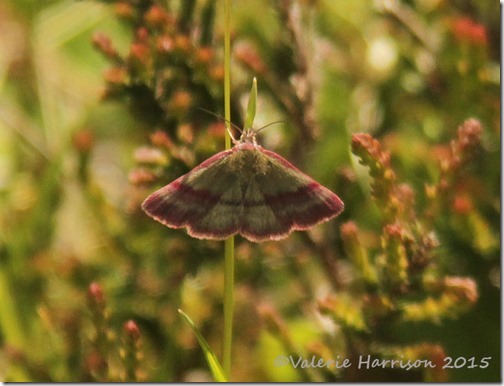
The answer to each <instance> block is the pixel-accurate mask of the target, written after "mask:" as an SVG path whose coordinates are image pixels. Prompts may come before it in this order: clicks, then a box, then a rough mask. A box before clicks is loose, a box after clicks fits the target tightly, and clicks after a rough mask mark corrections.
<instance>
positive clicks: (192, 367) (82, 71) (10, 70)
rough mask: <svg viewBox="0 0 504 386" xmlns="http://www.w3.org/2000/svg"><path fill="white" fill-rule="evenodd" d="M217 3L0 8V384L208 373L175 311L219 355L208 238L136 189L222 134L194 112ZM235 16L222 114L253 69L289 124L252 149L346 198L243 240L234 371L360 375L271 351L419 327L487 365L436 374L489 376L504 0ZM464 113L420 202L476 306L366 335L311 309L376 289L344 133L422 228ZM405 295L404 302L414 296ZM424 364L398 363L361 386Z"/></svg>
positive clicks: (397, 341)
mask: <svg viewBox="0 0 504 386" xmlns="http://www.w3.org/2000/svg"><path fill="white" fill-rule="evenodd" d="M222 11H223V9H222V3H221V1H192V0H188V1H168V0H166V1H150V0H149V1H143V2H142V1H135V0H130V1H126V0H124V1H112V0H108V1H102V2H99V1H71V0H46V1H37V0H3V1H2V2H0V229H1V230H0V304H1V306H0V379H1V380H6V381H7V380H10V381H20V380H30V381H39V382H44V381H46V382H49V381H92V380H123V379H125V377H126V378H127V375H125V374H127V372H128V369H131V368H133V372H134V373H135V379H138V380H142V381H158V382H162V381H188V380H210V379H211V378H210V375H209V372H208V370H207V367H206V363H205V360H204V357H203V355H202V353H201V351H200V349H199V347H198V345H197V341H196V339H195V337H194V336H193V334H192V332H191V331H190V330H189V329H188V328H187V326H185V325H184V323H183V321H182V320H181V319H180V318H179V316H178V314H177V312H176V310H177V309H178V308H182V309H183V310H184V311H185V312H186V313H187V314H189V315H190V316H191V317H192V318H193V320H194V321H195V323H196V324H197V325H198V326H199V327H200V328H201V331H202V333H203V335H204V336H205V337H206V338H207V339H208V341H209V343H210V345H211V346H212V347H213V348H214V350H215V351H216V352H217V353H220V345H221V336H222V283H223V245H222V244H223V243H221V242H215V241H202V240H195V239H191V238H190V237H188V236H187V235H186V234H185V231H183V230H171V229H166V228H164V227H162V226H160V225H159V224H157V223H155V222H153V221H151V220H150V219H149V218H148V217H147V216H145V214H143V213H142V212H141V211H140V210H139V204H140V203H141V201H142V200H143V199H144V198H145V197H146V196H147V195H148V194H149V193H150V192H152V191H153V190H154V189H155V188H156V187H160V186H162V185H163V184H166V183H168V182H170V181H172V180H173V179H175V178H176V177H178V176H180V175H182V174H183V173H185V172H187V171H188V170H190V169H191V168H192V167H194V166H196V165H197V164H198V162H201V161H203V160H204V159H205V158H207V157H209V156H210V155H212V154H214V153H215V152H217V151H220V150H222V149H223V127H222V125H219V124H218V122H216V121H217V120H216V119H215V118H214V117H212V116H210V115H208V114H206V113H204V112H201V111H199V110H197V108H200V107H202V108H206V109H208V110H211V111H214V112H215V113H222V112H223V111H222V106H223V100H222V98H223V92H222V32H223V31H222V28H223V27H222V26H223V21H222V20H223V17H222ZM232 28H233V36H232V44H233V57H232V84H233V85H232V94H233V100H232V104H233V115H232V119H233V121H235V122H236V123H237V124H240V123H241V122H242V118H241V116H240V114H241V113H242V112H243V111H244V106H246V102H247V93H248V90H249V89H250V84H251V80H252V77H253V76H256V77H257V79H258V84H259V102H258V115H257V119H256V125H257V126H258V127H260V126H263V125H265V124H267V123H269V122H272V121H275V120H282V121H283V123H281V124H278V125H274V126H272V127H270V128H268V129H266V130H264V131H262V132H261V134H260V136H259V141H260V143H261V144H262V145H263V146H264V147H265V148H268V149H270V150H273V151H275V152H277V153H279V154H281V155H282V156H284V157H285V158H287V159H289V160H291V161H292V162H293V163H295V164H296V165H297V166H298V167H299V168H300V169H302V170H303V171H305V172H307V173H308V174H310V175H311V176H312V177H313V178H315V179H316V180H317V181H319V182H321V183H322V184H324V185H326V186H328V187H329V188H330V189H332V190H333V191H334V192H336V193H337V194H338V195H339V196H340V197H341V198H342V200H343V201H344V202H345V212H344V213H343V214H342V215H341V216H340V217H339V218H338V219H336V220H335V221H331V222H330V223H327V224H326V225H322V226H317V227H316V228H315V229H314V230H313V231H310V232H309V233H307V234H301V233H296V234H293V235H292V236H290V237H289V238H288V239H286V240H284V241H281V242H268V243H263V244H260V245H256V244H251V243H249V242H247V241H245V240H243V239H241V238H239V237H237V248H236V259H237V261H236V315H235V341H234V349H233V350H234V357H233V379H235V380H237V381H300V380H309V381H313V380H325V381H335V380H343V381H349V380H354V379H355V378H352V377H351V376H352V375H351V374H348V373H344V372H337V371H336V372H328V373H325V372H323V371H318V370H317V371H313V372H310V371H308V372H307V373H305V372H299V371H296V370H294V369H292V368H290V367H288V366H287V367H281V368H279V367H275V366H274V358H275V357H276V356H277V355H285V353H286V352H289V351H290V352H292V351H296V352H302V353H304V354H305V355H306V356H307V357H308V356H309V353H317V355H318V356H323V357H326V358H335V357H336V355H340V356H341V357H348V356H350V355H351V350H350V347H353V348H354V349H355V347H361V346H359V344H360V343H359V344H356V343H355V342H361V343H362V345H363V346H362V347H366V349H363V351H362V352H366V350H367V349H368V348H370V349H373V350H374V349H376V347H378V349H376V352H380V353H382V354H383V353H384V352H386V350H385V349H383V347H402V346H404V347H406V346H408V345H419V344H423V343H426V344H427V343H429V344H436V345H437V344H439V345H440V346H442V347H443V348H444V351H445V354H446V355H448V356H451V357H453V358H457V357H465V358H466V359H469V358H471V357H474V358H476V360H477V361H479V360H480V359H481V358H483V357H491V360H490V366H489V367H488V368H486V369H480V368H472V369H470V368H467V367H465V368H460V369H451V370H449V371H448V375H447V378H446V380H450V381H481V382H485V381H493V382H496V381H499V380H500V374H501V372H500V339H501V332H500V8H499V3H498V2H497V1H483V2H475V1H474V2H472V1H462V0H460V1H457V0H454V1H443V0H409V1H406V0H405V1H399V0H375V1H371V0H352V1H332V0H325V1H323V0H318V1H317V0H312V1H308V0H305V1H266V0H264V1H263V0H261V1H234V2H233V10H232ZM471 117H472V118H476V119H478V120H479V121H480V122H481V126H482V127H483V134H482V137H481V144H480V146H479V150H478V152H477V154H476V155H475V156H474V157H473V158H472V159H471V162H470V164H469V165H468V166H467V171H466V173H465V174H463V175H462V177H460V179H457V180H455V181H452V185H451V187H450V189H451V190H450V192H451V194H452V195H451V196H450V197H451V198H450V200H449V201H447V202H448V204H447V205H446V206H444V207H440V208H439V213H436V214H435V215H434V219H435V220H434V225H433V228H432V231H433V232H435V234H436V238H437V240H438V242H439V246H438V247H436V252H435V254H434V255H433V256H434V258H433V259H434V260H433V261H434V263H433V266H434V267H435V269H434V268H432V269H433V271H432V272H434V271H435V273H436V274H439V275H447V276H451V277H462V278H470V279H472V280H473V281H474V282H475V283H476V288H477V292H478V299H477V300H476V301H475V302H474V304H472V305H471V307H468V308H467V310H464V311H466V312H457V313H456V314H455V315H453V317H449V316H447V315H444V314H443V313H442V312H440V318H439V320H436V318H435V317H433V318H431V319H428V318H426V319H425V320H421V321H419V322H415V321H410V322H408V321H404V320H403V321H400V320H399V321H397V320H396V319H383V320H380V321H379V322H376V325H372V326H371V327H370V331H371V332H369V331H368V332H366V333H363V332H362V331H357V330H352V328H351V326H352V323H351V322H348V320H346V321H344V320H343V321H342V320H338V318H333V319H331V318H328V317H327V316H323V315H322V314H321V313H320V312H319V303H320V301H321V299H325V298H326V297H327V296H328V295H330V294H338V296H339V297H338V299H340V301H341V299H345V296H351V298H350V299H361V300H362V301H363V302H365V301H366V299H368V297H369V296H373V295H374V292H373V291H374V289H370V288H368V287H366V286H365V285H363V284H362V282H359V279H358V277H357V275H356V273H355V264H354V262H353V260H352V258H351V256H349V254H348V250H347V249H345V246H344V245H343V242H342V240H341V235H340V233H341V231H340V228H339V227H340V225H341V224H343V223H344V222H348V221H353V222H355V223H357V224H358V225H359V236H360V240H361V242H362V245H363V246H364V247H365V248H366V250H367V251H368V253H369V255H370V256H371V258H374V256H379V255H380V253H381V252H380V251H381V243H382V242H383V235H381V232H382V226H383V219H384V216H383V213H382V212H381V209H382V208H380V206H379V205H376V203H375V202H374V201H373V197H372V195H371V193H370V187H369V186H370V183H371V179H370V178H369V176H368V170H367V168H364V167H362V166H361V165H359V162H358V159H357V157H356V156H355V155H353V154H352V153H351V148H350V143H351V136H352V134H354V133H357V132H363V133H368V134H370V135H372V136H373V137H374V138H376V139H378V140H379V141H380V143H381V144H382V148H383V149H386V150H387V151H390V153H391V165H392V168H393V169H394V171H395V174H396V175H397V179H398V181H400V182H405V183H408V184H409V186H410V187H411V188H412V190H413V191H414V192H415V199H416V203H415V210H416V213H417V216H418V219H419V220H421V219H422V218H423V217H422V216H424V215H425V212H426V208H427V207H428V202H429V197H428V194H427V193H426V187H427V186H430V185H434V184H436V183H437V182H438V180H439V178H440V175H442V173H441V172H440V170H441V169H440V164H442V163H443V159H446V157H447V154H448V153H449V152H450V149H451V148H450V141H452V140H453V139H455V138H457V127H458V126H459V125H461V124H462V123H463V122H464V121H465V120H466V119H468V118H471ZM377 260H379V258H377ZM429 267H431V266H429ZM426 269H427V271H428V272H427V271H426V272H427V273H429V272H431V271H429V269H431V268H426ZM331 270H332V271H331ZM91 283H98V285H99V288H100V290H99V291H98V292H99V293H98V295H97V293H96V292H93V291H91V290H90V285H91ZM93 288H94V287H93ZM95 289H96V288H95ZM100 291H103V294H104V295H103V296H104V298H102V297H101V292H100ZM401 296H402V295H400V296H399V297H398V298H396V301H397V303H396V304H398V305H399V306H400V305H401V304H402V303H401V302H409V301H415V300H416V299H417V298H421V297H422V292H421V291H419V292H418V293H415V294H413V295H411V294H409V295H406V296H405V297H401ZM349 304H350V305H354V307H355V308H357V307H359V305H360V303H359V302H355V300H354V301H350V303H349ZM349 308H350V309H351V308H352V307H349ZM363 310H364V311H363V312H364V313H365V312H366V308H365V307H363ZM350 314H351V311H349V315H350ZM391 318H392V316H391ZM128 320H134V321H135V323H136V325H137V326H138V327H139V331H140V338H139V339H136V338H135V336H134V334H133V335H131V330H128V329H127V328H126V327H124V324H125V323H126V322H127V321H128ZM345 323H346V324H345ZM100 331H101V333H103V334H102V335H100ZM128 334H130V335H128ZM349 335H351V337H350V338H349ZM131 336H133V338H131ZM100 339H101V340H100ZM128 339H130V340H131V339H133V341H134V343H131V341H130V340H128ZM347 339H349V340H351V341H352V342H353V343H352V344H354V345H353V346H352V345H351V344H350V343H349V341H347ZM289 345H292V346H294V347H290V346H289ZM390 350H391V352H392V354H391V355H392V356H393V355H397V353H398V352H400V351H397V350H395V349H390ZM96 353H98V354H99V355H98V357H99V359H96V358H97V357H96V356H95V355H94V354H96ZM125 353H132V355H133V356H134V357H135V358H136V359H135V360H134V361H133V362H134V363H133V364H132V363H129V362H128V361H127V360H125V359H124V358H125ZM310 355H311V354H310ZM383 355H385V354H383ZM126 357H127V355H126ZM104 363H105V365H104ZM103 366H105V367H106V371H104V370H103V368H104V367H103ZM104 374H105V375H104ZM353 376H355V374H354V375H353ZM428 379H429V378H426V375H425V374H423V373H422V374H417V373H415V374H412V373H411V372H410V373H406V374H404V372H403V373H401V372H393V371H392V372H390V373H386V374H379V375H373V374H371V375H369V376H368V378H361V379H359V378H358V377H357V379H355V380H368V381H369V380H371V381H372V380H382V381H383V380H387V381H389V380H390V381H393V380H405V381H412V380H416V381H418V380H428ZM440 379H443V378H440Z"/></svg>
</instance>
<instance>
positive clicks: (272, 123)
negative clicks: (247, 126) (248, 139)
mask: <svg viewBox="0 0 504 386" xmlns="http://www.w3.org/2000/svg"><path fill="white" fill-rule="evenodd" d="M275 123H285V121H275V122H271V123H268V124H267V125H266V126H263V127H261V128H259V129H257V130H254V132H256V133H259V132H260V131H261V130H262V129H265V128H267V127H268V126H271V125H274V124H275Z"/></svg>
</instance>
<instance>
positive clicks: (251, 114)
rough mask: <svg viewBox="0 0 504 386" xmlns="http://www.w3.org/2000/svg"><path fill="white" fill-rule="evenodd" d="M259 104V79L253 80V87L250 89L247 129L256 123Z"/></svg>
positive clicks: (246, 120) (246, 119)
mask: <svg viewBox="0 0 504 386" xmlns="http://www.w3.org/2000/svg"><path fill="white" fill-rule="evenodd" d="M256 105H257V79H256V78H254V79H253V80H252V89H251V90H250V97H249V101H248V107H247V117H246V118H245V129H249V128H251V127H252V125H253V124H254V118H255V115H256Z"/></svg>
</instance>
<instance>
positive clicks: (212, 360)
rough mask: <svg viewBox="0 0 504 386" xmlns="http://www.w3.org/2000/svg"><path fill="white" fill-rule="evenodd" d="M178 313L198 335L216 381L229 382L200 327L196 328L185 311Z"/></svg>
mask: <svg viewBox="0 0 504 386" xmlns="http://www.w3.org/2000/svg"><path fill="white" fill-rule="evenodd" d="M178 312H179V314H180V315H182V317H183V318H184V320H185V321H186V323H187V324H188V325H189V326H190V327H191V329H192V330H193V332H194V334H196V337H197V338H198V342H199V344H200V347H201V349H202V350H203V353H204V354H205V358H206V360H207V363H208V367H210V371H211V372H212V375H213V378H214V380H215V381H216V382H227V379H226V376H225V375H224V371H223V370H222V367H221V365H220V363H219V360H218V359H217V356H216V355H215V354H214V353H213V351H212V349H211V348H210V346H209V345H208V343H207V341H206V340H205V338H203V335H201V333H200V332H199V330H198V327H196V325H195V324H194V322H193V321H192V320H191V318H190V317H189V316H188V315H187V314H186V313H185V312H184V311H182V310H180V309H179V310H178Z"/></svg>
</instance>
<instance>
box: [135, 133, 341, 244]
mask: <svg viewBox="0 0 504 386" xmlns="http://www.w3.org/2000/svg"><path fill="white" fill-rule="evenodd" d="M230 134H231V133H230ZM231 138H232V140H233V143H234V146H233V148H231V149H230V150H225V151H221V152H220V153H217V154H215V155H214V156H212V157H210V158H209V159H207V160H206V161H204V162H203V163H201V164H200V165H198V166H196V167H195V168H194V169H192V170H191V171H190V172H188V173H187V174H185V175H183V176H182V177H180V178H178V179H176V180H175V181H173V182H171V183H170V184H168V185H166V186H164V187H163V188H161V189H159V190H158V191H156V192H154V193H152V194H151V195H150V196H148V197H147V198H146V199H145V201H144V202H143V203H142V209H143V210H144V211H145V212H146V213H147V214H148V215H149V216H151V217H152V218H153V219H155V220H157V221H159V222H160V223H161V224H164V225H166V226H167V227H170V228H187V233H188V234H189V235H190V236H192V237H195V238H198V239H213V240H223V239H226V238H228V237H230V236H232V235H235V234H240V235H241V236H243V237H244V238H246V239H248V240H250V241H253V242H262V241H268V240H280V239H283V238H286V237H287V236H288V235H289V234H290V233H291V232H292V231H297V230H298V231H302V230H307V229H308V228H310V227H312V226H313V225H316V224H318V223H321V222H324V221H328V220H330V219H332V218H333V217H336V216H337V215H339V214H340V213H341V212H342V211H343V208H344V204H343V202H342V201H341V199H340V198H339V197H338V196H337V195H336V194H334V193H333V192H331V191H330V190H329V189H327V188H325V187H324V186H322V185H320V184H319V183H317V182H316V181H314V180H313V179H312V178H310V177H309V176H307V175H306V174H304V173H303V172H301V171H300V170H299V169H297V168H296V167H295V166H294V165H292V164H291V163H290V162H289V161H287V160H286V159H284V158H282V157H281V156H279V155H278V154H276V153H274V152H272V151H269V150H266V149H263V148H262V147H261V146H260V145H258V144H257V142H256V132H255V131H254V130H253V129H251V128H248V129H247V128H246V129H244V130H243V131H242V133H241V136H240V139H239V140H236V139H234V138H233V136H232V135H231Z"/></svg>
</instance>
